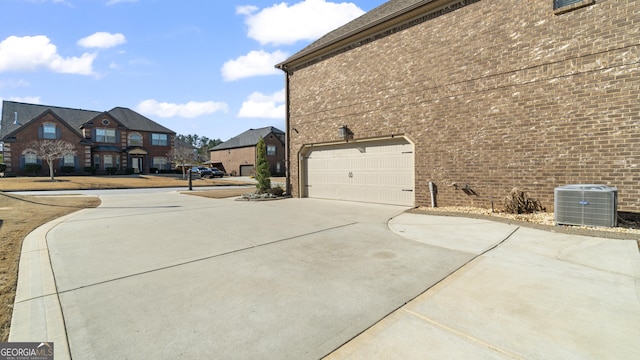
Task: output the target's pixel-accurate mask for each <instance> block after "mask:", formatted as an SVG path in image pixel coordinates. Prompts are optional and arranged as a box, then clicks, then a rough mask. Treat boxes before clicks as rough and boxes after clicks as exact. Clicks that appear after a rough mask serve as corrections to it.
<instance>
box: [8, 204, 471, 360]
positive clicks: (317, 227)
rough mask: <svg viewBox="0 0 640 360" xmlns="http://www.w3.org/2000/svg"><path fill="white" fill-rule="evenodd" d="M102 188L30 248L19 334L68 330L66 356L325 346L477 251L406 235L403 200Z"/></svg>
mask: <svg viewBox="0 0 640 360" xmlns="http://www.w3.org/2000/svg"><path fill="white" fill-rule="evenodd" d="M101 199H102V201H103V203H102V205H101V206H100V207H99V208H97V209H90V210H83V211H81V212H79V213H76V214H73V215H71V216H68V217H66V218H63V219H60V220H59V221H57V222H56V223H55V224H50V225H49V226H48V227H45V229H40V231H41V232H45V233H46V240H47V241H46V243H44V242H43V241H39V245H38V244H36V245H31V246H33V249H32V250H33V251H27V254H24V255H23V260H22V262H24V264H21V270H20V271H21V274H20V281H21V284H20V289H19V291H18V294H17V298H16V309H15V310H14V311H15V313H14V322H13V324H12V331H11V336H12V338H11V341H19V339H20V338H22V339H25V338H27V339H30V340H29V341H40V340H37V339H55V342H56V344H55V345H56V358H57V359H58V358H64V357H65V355H71V357H73V358H76V359H92V358H96V359H105V358H113V359H126V358H140V357H145V358H180V357H181V358H202V357H206V358H221V359H222V358H224V359H232V358H236V359H247V358H252V359H256V358H271V359H304V358H308V359H313V358H320V357H322V356H325V355H327V354H329V353H330V352H332V351H333V350H335V349H336V348H338V347H339V346H340V345H342V344H344V343H345V342H347V341H349V340H350V339H352V338H353V337H354V336H356V335H357V334H359V333H361V332H363V331H364V330H366V329H367V328H368V327H370V326H371V325H372V324H374V323H376V322H377V321H379V320H381V319H382V318H384V317H385V316H386V315H388V314H389V313H391V312H392V311H394V310H395V309H397V308H399V307H401V306H402V305H404V304H405V303H407V302H408V301H410V300H411V299H413V298H414V297H416V296H418V295H419V294H420V293H422V292H423V291H424V290H425V289H427V288H428V287H430V286H431V285H433V284H435V283H436V282H438V281H439V280H441V279H442V278H444V277H446V276H447V275H448V274H450V273H451V272H453V271H455V270H456V269H457V268H458V267H460V266H461V265H462V264H464V263H465V262H467V261H469V260H470V259H471V258H472V257H473V254H469V253H466V252H463V251H458V250H451V249H445V248H442V247H437V246H433V245H429V244H424V243H420V242H416V241H413V240H408V239H405V238H403V237H400V236H398V235H396V234H395V233H394V232H392V231H390V229H389V228H388V226H387V222H388V220H389V219H390V218H392V217H394V216H396V215H398V214H400V213H402V212H403V211H404V210H406V208H402V207H396V206H383V205H372V204H359V203H349V202H337V201H322V200H312V199H288V200H281V201H265V202H239V201H234V200H232V199H225V200H212V199H206V198H201V197H197V196H189V195H181V194H178V193H176V192H168V193H155V194H139V195H132V194H122V195H102V196H101ZM56 224H57V225H56ZM42 235H43V234H40V235H38V233H37V232H36V233H35V234H34V236H36V237H37V236H40V237H41V238H44V237H45V236H42ZM47 243H48V250H49V254H50V259H51V260H50V262H51V265H52V268H53V273H54V274H55V284H54V283H53V281H52V279H51V278H50V276H48V275H47V274H46V265H47V264H46V262H47V261H48V260H47V256H46V245H47ZM23 265H24V266H23ZM29 273H31V275H29ZM25 282H26V283H25ZM56 290H57V292H56ZM58 300H59V302H60V304H61V311H62V313H63V316H64V323H63V322H62V321H61V319H56V311H57V310H56V301H58ZM43 319H47V320H46V321H43ZM61 325H62V326H64V327H60V326H61ZM65 327H66V334H67V338H68V339H67V340H68V345H69V349H70V354H63V353H62V350H63V349H62V348H63V347H64V346H65V342H66V341H65V339H64V336H63V335H64V333H63V332H64V331H65ZM27 333H28V335H26V334H27ZM20 334H23V335H22V336H21V335H20ZM59 354H60V357H58V355H59Z"/></svg>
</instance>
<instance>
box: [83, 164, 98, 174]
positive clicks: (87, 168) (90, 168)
mask: <svg viewBox="0 0 640 360" xmlns="http://www.w3.org/2000/svg"><path fill="white" fill-rule="evenodd" d="M96 171H97V169H96V168H95V167H93V166H85V167H84V172H86V173H87V174H91V175H95V174H96Z"/></svg>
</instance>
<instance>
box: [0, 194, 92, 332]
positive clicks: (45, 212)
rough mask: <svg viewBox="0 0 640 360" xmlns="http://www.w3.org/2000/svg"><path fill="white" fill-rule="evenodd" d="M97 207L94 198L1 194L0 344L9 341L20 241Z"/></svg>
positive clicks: (20, 247)
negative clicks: (59, 220) (61, 219)
mask: <svg viewBox="0 0 640 360" xmlns="http://www.w3.org/2000/svg"><path fill="white" fill-rule="evenodd" d="M99 204H100V200H99V199H98V198H96V197H86V196H71V197H38V196H29V197H25V196H18V195H11V194H6V193H2V192H0V260H2V263H1V264H2V265H1V266H0V342H6V341H7V339H8V337H9V327H10V325H11V314H12V312H13V301H14V298H15V294H16V286H17V281H18V264H19V261H20V251H21V249H22V240H23V239H24V238H25V236H27V234H28V233H29V232H31V231H32V230H33V229H35V228H37V227H38V226H40V225H42V224H45V223H47V222H49V221H51V220H54V219H56V218H59V217H61V216H64V215H67V214H70V213H72V212H75V211H78V210H80V209H84V208H91V207H96V206H98V205H99ZM34 214H37V216H34Z"/></svg>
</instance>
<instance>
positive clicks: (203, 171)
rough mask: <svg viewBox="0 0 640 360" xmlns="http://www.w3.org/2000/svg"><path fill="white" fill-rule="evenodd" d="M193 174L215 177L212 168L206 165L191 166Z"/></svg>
mask: <svg viewBox="0 0 640 360" xmlns="http://www.w3.org/2000/svg"><path fill="white" fill-rule="evenodd" d="M191 174H192V175H193V174H198V175H200V177H201V178H203V177H208V178H211V177H213V172H212V171H211V169H209V168H207V167H204V166H194V167H192V168H191Z"/></svg>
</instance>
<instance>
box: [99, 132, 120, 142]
mask: <svg viewBox="0 0 640 360" xmlns="http://www.w3.org/2000/svg"><path fill="white" fill-rule="evenodd" d="M96 142H104V143H115V142H116V130H115V129H96Z"/></svg>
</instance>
